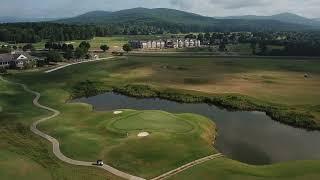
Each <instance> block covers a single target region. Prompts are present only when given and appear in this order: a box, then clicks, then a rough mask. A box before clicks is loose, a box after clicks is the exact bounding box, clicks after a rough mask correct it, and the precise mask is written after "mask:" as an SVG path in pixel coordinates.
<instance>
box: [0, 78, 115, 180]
mask: <svg viewBox="0 0 320 180" xmlns="http://www.w3.org/2000/svg"><path fill="white" fill-rule="evenodd" d="M33 98H34V97H33V96H32V95H31V94H28V93H26V92H24V91H23V89H22V88H21V87H19V86H16V85H11V84H7V83H4V82H2V81H0V107H1V111H0V139H1V141H0V177H1V178H0V179H3V180H9V179H10V180H15V179H17V180H18V179H26V180H29V179H30V180H37V179H39V180H40V179H48V180H61V179H65V180H79V179H89V180H96V179H101V180H102V179H103V180H107V179H115V180H116V179H119V178H117V177H115V176H113V175H111V174H109V173H107V172H105V171H103V170H99V169H96V168H87V167H77V166H71V165H68V164H65V163H62V162H61V161H60V160H58V159H57V158H55V156H54V155H53V154H52V146H51V144H49V143H48V142H47V141H44V140H42V138H40V137H38V136H36V135H34V134H33V133H32V132H31V131H30V129H29V126H30V125H31V123H32V122H33V121H35V120H37V119H39V118H41V117H44V116H47V115H48V113H47V112H46V111H43V110H41V109H38V108H36V107H34V106H33V105H32V100H33Z"/></svg>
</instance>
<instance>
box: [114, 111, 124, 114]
mask: <svg viewBox="0 0 320 180" xmlns="http://www.w3.org/2000/svg"><path fill="white" fill-rule="evenodd" d="M121 113H122V111H114V112H113V114H121Z"/></svg>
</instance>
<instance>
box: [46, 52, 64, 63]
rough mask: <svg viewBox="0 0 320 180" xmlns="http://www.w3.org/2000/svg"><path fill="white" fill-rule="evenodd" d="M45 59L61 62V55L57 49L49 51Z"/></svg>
mask: <svg viewBox="0 0 320 180" xmlns="http://www.w3.org/2000/svg"><path fill="white" fill-rule="evenodd" d="M47 61H49V62H61V61H63V57H62V55H61V54H60V53H59V52H57V51H50V52H48V54H47Z"/></svg>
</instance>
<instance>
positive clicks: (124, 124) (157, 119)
mask: <svg viewBox="0 0 320 180" xmlns="http://www.w3.org/2000/svg"><path fill="white" fill-rule="evenodd" d="M109 126H110V127H111V128H113V129H115V130H116V131H127V132H128V131H133V130H136V131H139V130H140V131H142V130H143V131H150V132H152V131H161V132H167V133H170V132H172V133H188V132H190V131H192V130H193V129H194V127H193V125H192V124H189V123H188V121H185V120H184V119H182V118H179V116H176V115H172V114H170V113H166V112H163V111H141V112H133V113H132V114H129V115H127V116H125V117H120V118H115V119H114V120H112V121H111V123H110V125H109Z"/></svg>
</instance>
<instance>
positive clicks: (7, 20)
mask: <svg viewBox="0 0 320 180" xmlns="http://www.w3.org/2000/svg"><path fill="white" fill-rule="evenodd" d="M54 20H57V18H22V17H10V16H6V17H0V23H18V22H45V21H54Z"/></svg>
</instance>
